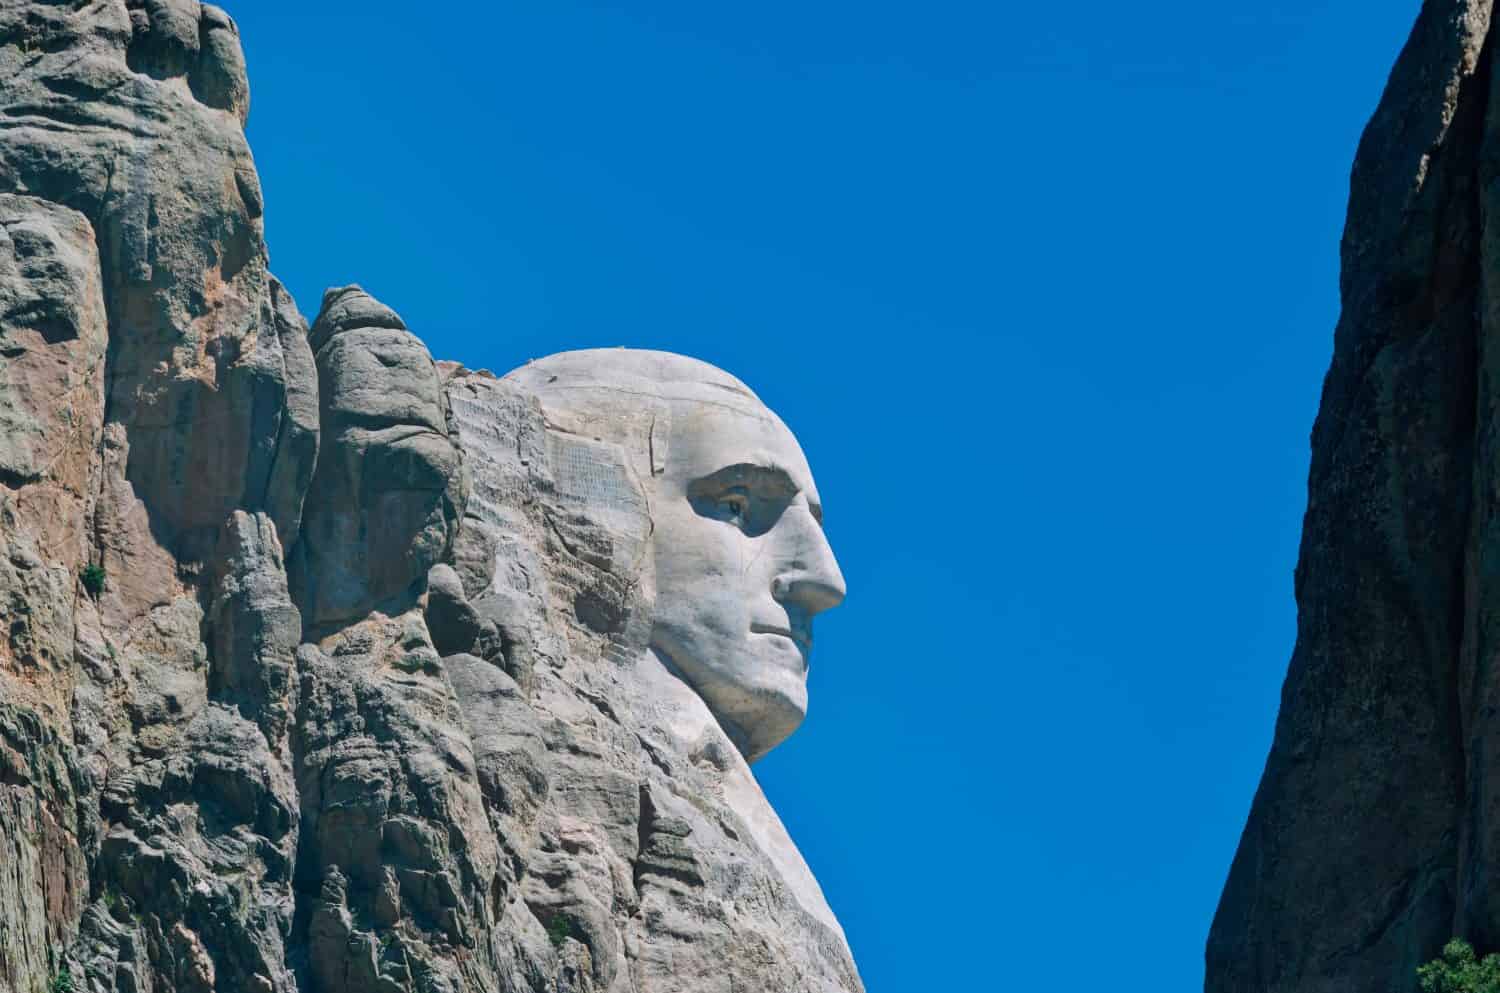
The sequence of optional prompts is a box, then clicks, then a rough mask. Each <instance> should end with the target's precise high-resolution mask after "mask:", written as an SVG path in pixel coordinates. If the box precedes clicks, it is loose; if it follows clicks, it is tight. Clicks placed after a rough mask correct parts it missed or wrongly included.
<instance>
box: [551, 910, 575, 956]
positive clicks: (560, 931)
mask: <svg viewBox="0 0 1500 993" xmlns="http://www.w3.org/2000/svg"><path fill="white" fill-rule="evenodd" d="M547 937H548V938H550V939H552V947H553V948H561V947H562V946H563V942H565V941H567V940H568V939H569V938H571V937H573V922H572V921H570V920H568V919H567V918H566V917H564V916H563V915H562V914H558V915H557V916H555V917H553V918H552V920H550V921H548V922H547Z"/></svg>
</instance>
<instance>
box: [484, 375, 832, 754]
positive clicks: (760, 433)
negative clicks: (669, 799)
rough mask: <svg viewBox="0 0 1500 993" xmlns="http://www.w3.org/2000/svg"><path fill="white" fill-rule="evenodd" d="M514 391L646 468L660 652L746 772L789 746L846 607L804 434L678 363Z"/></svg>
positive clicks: (646, 536)
mask: <svg viewBox="0 0 1500 993" xmlns="http://www.w3.org/2000/svg"><path fill="white" fill-rule="evenodd" d="M506 378H507V379H508V380H510V381H512V382H515V383H517V384H520V385H521V386H523V387H524V388H526V389H528V390H531V391H533V392H534V393H535V394H536V395H537V396H538V398H539V399H540V400H541V404H542V407H543V409H544V411H545V412H546V415H547V419H548V423H549V425H552V426H554V427H555V428H556V429H558V430H560V431H562V432H563V434H564V435H565V436H567V437H569V438H573V439H579V438H584V439H594V440H596V441H601V442H608V443H610V444H612V445H617V446H619V450H620V451H621V452H622V453H626V454H625V455H624V457H625V458H627V459H632V460H634V464H635V465H636V470H637V471H636V472H635V473H634V476H635V478H636V479H638V480H640V482H641V483H642V484H643V485H644V486H645V487H646V489H647V490H649V492H648V493H647V494H646V497H647V500H646V503H647V505H648V507H649V515H650V520H649V521H646V520H645V519H644V517H641V518H639V519H638V520H637V523H638V524H639V525H640V527H639V532H638V533H639V535H640V537H641V538H642V540H645V541H648V542H649V543H650V545H651V550H652V559H653V561H654V563H655V590H656V596H655V604H654V612H653V614H652V628H651V647H652V648H653V649H654V650H655V651H656V653H657V654H658V655H659V656H660V657H662V658H663V659H664V661H666V662H667V663H668V665H669V666H670V667H671V668H672V669H673V670H675V672H676V673H677V674H678V675H679V676H680V677H681V678H682V680H683V681H684V682H686V683H687V684H688V685H689V686H691V687H692V688H693V689H694V690H695V691H696V692H697V693H698V695H699V696H700V697H701V698H702V699H703V701H704V702H705V703H707V704H708V707H709V709H710V710H711V711H712V712H713V714H714V717H715V718H717V720H718V721H719V723H720V725H721V726H722V727H723V728H724V730H725V732H726V733H728V734H729V736H730V737H731V738H733V739H734V740H735V742H736V744H738V745H739V747H740V749H741V751H743V752H744V754H745V757H746V758H747V759H749V760H751V761H754V760H755V759H757V758H759V757H760V756H762V755H764V754H765V753H766V752H768V751H770V750H771V749H772V748H774V747H775V746H776V745H778V744H780V743H781V742H782V741H783V740H784V739H785V738H786V736H787V735H789V734H791V733H792V732H793V731H794V730H796V729H797V726H798V725H799V724H801V723H802V718H803V717H804V716H805V715H806V713H807V663H808V656H809V654H810V652H811V649H812V619H813V616H814V615H816V614H818V613H821V612H822V611H824V610H827V609H828V608H830V607H834V606H837V605H838V604H839V602H840V601H842V600H843V599H844V578H843V576H842V575H841V574H840V573H839V567H838V564H837V563H836V562H835V561H834V558H833V552H832V551H831V550H830V549H829V547H828V542H827V540H826V539H825V538H824V537H823V528H822V524H821V519H822V507H821V504H820V502H819V499H818V491H817V488H816V487H815V486H814V485H813V479H812V473H811V472H810V471H809V470H808V467H807V459H806V458H805V457H804V456H803V454H802V449H801V448H800V447H799V446H798V445H797V440H796V439H795V438H793V437H792V433H791V432H790V431H788V430H787V428H786V425H784V424H782V423H781V420H780V418H778V417H777V416H776V415H775V414H773V413H772V412H771V411H770V410H768V409H766V407H765V405H764V404H762V403H761V402H760V400H759V399H758V398H757V397H756V396H755V394H754V393H752V392H751V391H750V389H749V388H748V387H746V386H745V384H743V383H741V382H740V381H739V380H737V379H735V378H734V377H733V376H730V375H729V374H728V373H725V372H724V371H722V370H720V369H716V368H714V367H713V366H710V365H708V364H706V363H703V362H699V361H698V360H696V359H690V358H686V357H684V356H681V355H673V354H670V353H667V352H651V351H640V350H635V349H623V348H621V349H615V348H611V349H595V350H590V351H581V352H563V353H560V354H558V355H552V356H549V357H547V358H544V359H539V360H537V361H535V362H532V363H529V364H527V365H525V366H523V367H521V368H520V369H517V370H515V371H513V372H512V373H510V374H509V375H508V376H507V377H506ZM665 425H670V426H669V427H667V426H665ZM621 471H622V472H623V469H622V470H621ZM606 475H608V473H606ZM560 482H565V481H562V480H560ZM561 488H562V489H563V490H565V491H566V490H568V489H569V486H566V485H564V486H562V487H561ZM576 490H577V493H576V494H575V495H577V496H578V497H579V498H580V499H584V500H588V499H592V497H590V496H589V495H588V493H589V492H590V487H589V486H579V487H576ZM605 502H606V503H607V502H608V501H607V500H606V501H605ZM593 510H595V511H596V512H598V516H599V519H601V520H602V519H606V518H607V517H608V515H609V513H610V511H609V508H608V507H604V506H601V507H597V508H593ZM645 512H646V511H645V510H642V511H641V513H642V514H644V513H645ZM631 513H634V511H633V510H632V511H631ZM627 516H628V515H627Z"/></svg>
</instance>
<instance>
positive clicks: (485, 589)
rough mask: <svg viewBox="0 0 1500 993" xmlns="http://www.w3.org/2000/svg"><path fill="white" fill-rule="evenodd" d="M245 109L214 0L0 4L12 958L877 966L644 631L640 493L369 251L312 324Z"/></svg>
mask: <svg viewBox="0 0 1500 993" xmlns="http://www.w3.org/2000/svg"><path fill="white" fill-rule="evenodd" d="M248 108H249V87H248V83H247V78H246V72H245V64H244V59H243V56H242V55H241V50H240V45H239V38H238V33H237V29H236V28H235V25H234V23H233V21H232V20H231V19H230V18H229V17H228V16H227V15H226V14H225V13H224V12H222V11H220V10H218V9H217V8H215V7H212V6H209V5H205V4H200V3H198V2H197V0H79V2H74V3H58V2H55V0H0V619H3V621H4V632H3V636H0V991H5V993H9V991H16V993H42V991H45V990H49V989H54V988H62V986H63V985H64V984H60V983H59V984H58V985H57V986H54V983H55V982H57V980H58V979H59V978H60V977H62V976H63V974H64V973H66V976H67V978H68V979H69V980H70V981H71V985H72V988H73V989H76V990H80V991H81V990H87V991H90V993H105V991H117V993H199V991H208V990H219V991H247V993H290V991H294V990H300V991H308V993H312V991H329V993H398V991H400V993H419V991H420V993H440V991H452V993H460V991H474V993H478V991H485V993H491V991H503V993H522V991H524V993H544V991H545V993H585V991H590V993H646V991H648V990H649V991H653V993H667V991H673V990H681V991H693V993H705V991H707V993H712V991H724V993H730V991H746V990H754V991H772V990H775V991H787V993H801V991H816V993H833V991H858V990H861V989H862V986H861V985H860V981H859V977H858V974H857V972H856V970H855V968H854V964H853V961H852V959H851V957H850V955H849V952H848V949H847V947H846V945H845V943H844V939H843V935H842V932H841V931H840V929H839V927H838V924H837V921H835V920H834V919H833V916H832V914H831V912H830V911H829V910H828V908H827V905H826V904H825V903H824V902H823V899H822V895H821V893H820V892H818V890H817V885H816V883H815V882H814V881H813V880H812V877H811V874H810V873H809V872H808V871H807V868H806V866H805V865H803V864H802V861H801V858H800V856H798V855H797V854H796V849H795V847H794V846H792V844H791V841H790V839H788V838H787V837H786V835H785V832H784V830H783V829H782V828H781V825H780V822H779V821H778V820H777V819H776V816H775V813H774V812H773V811H771V809H770V807H769V805H768V804H766V802H765V799H764V797H763V796H761V794H760V791H759V788H758V787H757V786H756V785H755V781H754V778H753V776H752V775H751V774H750V772H749V769H748V766H747V764H746V760H745V758H744V757H743V756H742V753H741V748H740V747H738V746H737V744H736V742H735V741H732V740H731V738H730V737H729V736H727V735H726V733H725V732H724V731H723V730H721V728H720V724H719V722H718V721H717V720H716V717H715V715H714V714H712V713H710V711H709V708H708V707H707V706H706V705H705V704H704V701H703V700H702V699H700V697H699V696H698V695H697V694H696V693H695V692H693V690H691V689H690V688H688V687H687V686H686V685H685V684H684V683H683V682H682V680H681V679H679V678H678V677H677V676H675V675H674V674H673V673H671V672H669V671H668V669H667V668H666V667H665V666H664V665H663V664H662V663H661V662H660V660H659V659H658V658H657V656H655V655H653V654H651V652H650V651H648V648H649V646H650V643H651V630H652V622H651V610H652V592H653V591H652V588H651V583H650V581H649V578H646V577H643V575H642V573H641V567H642V562H643V561H645V559H644V558H643V556H645V555H646V554H647V549H648V547H649V541H648V539H649V527H650V522H649V520H648V519H647V518H646V517H645V516H644V514H643V513H642V512H640V511H641V508H644V507H645V505H646V504H645V499H646V498H645V496H644V495H643V494H642V493H639V492H637V493H635V494H634V495H633V496H629V498H628V499H629V502H630V503H631V506H632V507H634V508H636V512H634V513H633V514H632V515H626V516H625V517H623V518H622V517H621V516H620V515H619V514H618V513H616V512H615V510H613V509H611V508H609V507H599V506H596V507H590V506H588V505H586V504H581V503H579V502H578V501H577V500H576V499H575V498H574V497H575V496H576V494H571V493H570V492H564V491H562V490H559V488H558V487H557V485H556V483H555V480H556V478H557V475H558V472H559V468H558V464H557V462H558V459H559V458H560V457H564V458H568V459H572V461H569V462H568V463H567V465H566V466H564V467H563V471H564V476H565V477H566V478H572V477H571V476H568V475H567V474H568V473H574V474H575V475H576V473H577V472H578V471H579V468H578V466H577V465H576V464H575V463H576V454H577V453H576V452H574V454H573V455H572V456H569V455H567V452H568V451H571V449H567V448H566V446H564V447H563V448H559V447H558V436H557V433H556V432H555V431H554V430H552V428H551V427H549V425H548V424H547V423H546V422H545V418H544V416H543V412H542V408H541V406H540V404H539V402H538V400H537V397H536V396H535V395H533V394H532V393H531V392H529V391H528V390H527V389H525V388H523V387H522V386H521V385H518V383H517V382H513V381H502V380H498V379H496V378H495V377H493V376H491V375H489V374H487V373H470V372H468V371H467V370H464V369H463V368H462V367H461V366H457V365H456V364H453V363H434V362H433V360H432V358H431V356H430V355H429V354H428V351H427V349H426V347H425V346H424V345H423V344H422V342H421V341H420V339H419V338H418V337H417V336H416V335H415V334H413V333H412V331H411V330H409V329H408V328H407V327H406V324H405V323H404V322H403V321H402V320H401V318H400V317H398V316H397V315H396V313H395V312H394V311H393V310H392V309H390V308H389V307H387V306H386V305H384V304H382V303H380V302H379V301H376V300H375V299H374V298H372V297H371V296H370V295H369V294H367V293H365V292H364V291H363V290H361V289H359V288H358V287H353V286H351V287H344V288H341V289H334V290H330V291H329V292H328V294H327V295H326V296H325V299H324V301H323V306H322V310H321V313H320V314H319V316H318V318H317V320H316V321H315V322H314V324H313V326H312V327H311V328H310V329H309V328H308V326H307V324H306V323H305V322H304V321H303V319H302V317H301V316H300V314H299V313H298V311H297V308H296V306H295V305H294V304H293V302H292V300H291V298H290V297H289V295H288V294H287V293H286V292H285V290H284V289H283V288H282V287H281V286H280V284H278V283H277V282H276V280H275V279H274V277H272V276H271V275H270V273H269V270H268V267H267V253H266V247H265V242H264V239H263V225H262V213H263V204H262V201H261V193H260V186H259V181H258V179H257V177H256V173H255V169H254V165H253V162H252V159H251V156H250V152H249V149H248V147H247V145H246V143H245V138H244V132H243V125H244V121H245V117H246V114H247V112H248ZM745 392H746V394H747V395H748V391H745ZM756 403H757V404H758V401H756ZM648 406H649V405H648ZM651 409H653V410H654V407H653V408H651ZM643 411H644V413H643V414H642V418H645V417H646V416H647V415H648V414H650V411H649V410H646V409H645V408H643ZM769 416H770V415H769V414H767V417H769ZM777 423H778V424H779V422H777ZM780 430H781V431H782V432H783V434H785V429H784V428H781V429H780ZM785 437H786V440H788V441H789V439H790V435H789V434H786V435H785ZM570 485H571V484H570ZM566 489H567V487H564V490H566ZM804 503H805V501H804ZM798 512H799V513H800V514H801V515H802V516H799V517H798V518H797V523H796V526H797V527H798V528H806V527H808V526H809V525H808V523H807V522H809V521H811V520H812V518H811V517H810V516H807V510H806V507H805V506H804V505H803V504H798ZM804 518H805V519H804ZM715 526H718V525H717V524H716V525H715ZM632 529H634V530H632ZM818 540H819V541H821V538H819V539H818ZM825 548H826V546H825ZM830 562H831V559H830ZM840 582H841V580H840ZM802 586H804V587H805V586H808V583H807V582H806V580H805V579H804V580H802ZM778 589H779V588H778ZM762 592H764V593H765V596H766V597H767V603H771V602H772V601H771V599H769V598H770V597H771V595H772V593H771V591H770V589H769V587H768V589H767V590H766V591H762ZM778 595H784V596H785V597H786V598H787V599H788V602H791V601H792V600H794V599H795V596H792V595H790V594H785V591H783V593H782V594H778ZM838 596H839V597H841V596H842V590H841V588H840V589H839V591H838ZM830 602H833V601H830ZM788 609H800V608H788ZM804 613H805V612H804ZM798 616H799V620H797V621H796V622H795V624H794V623H793V622H792V621H788V622H787V623H788V624H792V625H793V626H794V627H796V632H797V636H798V637H806V617H805V616H802V615H798ZM791 637H792V634H791V632H790V631H788V633H787V635H786V641H785V643H784V644H783V643H778V649H777V650H778V651H782V652H786V653H790V652H792V651H794V649H793V646H792V642H791ZM741 744H742V742H741ZM752 757H753V756H752Z"/></svg>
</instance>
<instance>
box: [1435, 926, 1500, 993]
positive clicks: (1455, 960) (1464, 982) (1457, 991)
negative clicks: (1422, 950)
mask: <svg viewBox="0 0 1500 993" xmlns="http://www.w3.org/2000/svg"><path fill="white" fill-rule="evenodd" d="M1417 982H1418V984H1419V985H1420V986H1421V988H1422V993H1500V955H1486V956H1485V957H1484V958H1483V959H1481V958H1479V957H1478V956H1477V955H1475V954H1474V949H1473V948H1471V947H1469V943H1468V942H1467V941H1464V940H1463V939H1462V938H1454V939H1453V940H1452V941H1450V942H1448V944H1447V945H1445V946H1444V947H1443V955H1442V957H1441V958H1437V959H1433V960H1432V961H1431V962H1428V963H1427V964H1426V965H1424V966H1422V967H1421V968H1420V969H1418V970H1417Z"/></svg>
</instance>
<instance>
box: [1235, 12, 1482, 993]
mask: <svg viewBox="0 0 1500 993" xmlns="http://www.w3.org/2000/svg"><path fill="white" fill-rule="evenodd" d="M1491 15H1492V4H1491V2H1490V0H1427V2H1426V3H1424V4H1423V6H1422V11H1421V14H1420V15H1419V17H1418V19H1417V23H1416V27H1415V29H1414V30H1413V32H1412V35H1411V37H1410V40H1409V41H1408V42H1407V45H1406V47H1405V49H1404V50H1403V51H1402V53H1401V56H1400V59H1399V61H1398V62H1397V64H1396V67H1395V70H1394V71H1393V73H1392V74H1391V78H1390V82H1389V84H1388V86H1387V88H1386V91H1385V95H1384V97H1383V98H1382V100H1381V102H1380V106H1379V108H1378V109H1377V110H1376V112H1375V115H1374V118H1373V119H1372V120H1371V122H1370V124H1369V126H1368V128H1367V130H1366V131H1365V134H1364V137H1363V140H1362V141H1361V143H1360V146H1359V152H1358V157H1357V159H1356V162H1355V165H1354V170H1353V176H1352V180H1351V192H1350V200H1349V215H1348V223H1347V226H1346V228H1345V232H1344V240H1343V278H1342V283H1341V290H1342V298H1343V314H1342V317H1341V319H1340V321H1339V324H1338V328H1337V331H1336V333H1335V338H1334V356H1333V362H1332V365H1331V367H1330V369H1329V371H1328V376H1327V379H1326V381H1325V384H1324V390H1323V400H1322V407H1321V409H1320V411H1319V414H1318V419H1317V423H1316V425H1315V426H1314V429H1313V437H1312V467H1311V472H1310V477H1309V483H1308V507H1307V516H1306V520H1305V523H1304V531H1303V539H1302V551H1301V559H1300V562H1299V565H1298V568H1297V573H1296V593H1297V602H1298V635H1297V643H1296V647H1295V650H1294V652H1293V656H1292V660H1291V665H1290V668H1289V671H1288V673H1287V678H1286V683H1285V687H1284V689H1283V692H1282V701H1281V712H1280V717H1279V719H1278V721H1277V725H1276V733H1275V739H1274V743H1273V745H1272V748H1271V754H1270V757H1269V759H1268V760H1267V763H1266V769H1265V774H1264V778H1263V779H1262V781H1261V785H1260V788H1259V790H1258V792H1257V794H1256V797H1255V802H1254V805H1253V808H1252V810H1251V813H1250V818H1249V823H1248V824H1247V826H1246V828H1245V833H1244V836H1243V838H1242V840H1241V842H1240V847H1239V852H1238V854H1237V855H1236V857H1235V860H1234V864H1233V867H1232V868H1231V870H1230V873H1229V879H1228V883H1227V885H1226V886H1225V889H1224V893H1223V897H1222V899H1221V901H1220V904H1219V908H1218V913H1217V915H1216V917H1215V919H1214V923H1213V928H1212V930H1211V932H1210V935H1209V939H1208V948H1207V966H1208V970H1207V982H1206V989H1207V990H1208V991H1210V993H1251V991H1255V993H1314V991H1316V993H1335V991H1345V990H1347V991H1351V993H1352V991H1356V990H1358V991H1370V990H1391V991H1400V993H1408V991H1414V990H1416V988H1417V981H1416V969H1417V967H1418V965H1420V964H1421V963H1423V962H1425V961H1428V960H1430V959H1432V958H1434V957H1436V955H1437V954H1438V952H1439V950H1440V948H1441V947H1442V945H1443V943H1444V942H1445V941H1446V940H1447V939H1448V938H1449V937H1450V936H1455V935H1457V936H1462V937H1464V938H1467V939H1468V940H1470V941H1471V942H1472V943H1473V944H1474V945H1475V946H1476V947H1478V948H1479V949H1480V950H1482V951H1495V950H1500V806H1497V802H1500V714H1497V712H1496V703H1497V702H1500V665H1497V662H1500V658H1497V651H1500V446H1497V443H1500V226H1497V224H1500V199H1497V197H1500V187H1497V186H1496V183H1495V180H1496V178H1497V171H1496V165H1497V162H1500V93H1497V92H1496V90H1495V86H1496V83H1497V81H1500V74H1497V73H1496V72H1495V66H1494V60H1495V58H1496V55H1497V47H1496V45H1495V39H1494V37H1493V31H1494V29H1493V26H1492V17H1491Z"/></svg>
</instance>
